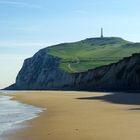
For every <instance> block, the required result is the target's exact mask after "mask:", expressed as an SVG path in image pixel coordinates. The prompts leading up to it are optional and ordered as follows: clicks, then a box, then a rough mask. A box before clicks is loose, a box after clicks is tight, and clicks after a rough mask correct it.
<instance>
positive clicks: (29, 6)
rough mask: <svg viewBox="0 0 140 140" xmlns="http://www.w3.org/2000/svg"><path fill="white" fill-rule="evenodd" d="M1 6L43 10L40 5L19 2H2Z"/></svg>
mask: <svg viewBox="0 0 140 140" xmlns="http://www.w3.org/2000/svg"><path fill="white" fill-rule="evenodd" d="M0 5H10V6H17V7H27V8H41V6H40V5H35V4H30V3H24V2H17V1H0Z"/></svg>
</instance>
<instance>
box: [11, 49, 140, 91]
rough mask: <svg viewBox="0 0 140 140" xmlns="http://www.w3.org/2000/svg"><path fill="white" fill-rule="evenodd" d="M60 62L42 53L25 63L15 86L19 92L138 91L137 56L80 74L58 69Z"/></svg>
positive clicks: (139, 67)
mask: <svg viewBox="0 0 140 140" xmlns="http://www.w3.org/2000/svg"><path fill="white" fill-rule="evenodd" d="M59 64H60V59H59V58H57V57H54V56H51V55H48V50H47V48H46V49H42V50H40V51H39V52H37V53H36V54H35V55H34V56H33V57H32V58H29V59H27V60H25V62H24V64H23V67H22V69H21V70H20V72H19V74H18V76H17V78H16V83H15V84H14V85H12V86H10V87H9V88H8V89H18V90H87V91H92V90H112V91H113V90H119V91H120V90H140V54H134V55H133V56H131V57H128V58H124V59H123V60H121V61H119V62H118V63H114V64H111V65H108V66H103V67H99V68H96V69H93V70H89V71H86V72H80V73H73V74H70V73H67V72H64V71H63V70H61V69H60V68H59Z"/></svg>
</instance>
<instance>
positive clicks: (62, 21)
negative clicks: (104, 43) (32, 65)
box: [0, 0, 140, 88]
mask: <svg viewBox="0 0 140 140" xmlns="http://www.w3.org/2000/svg"><path fill="white" fill-rule="evenodd" d="M139 9H140V1H139V0H133V1H132V0H116V1H115V0H114V1H113V0H0V66H1V68H0V88H2V87H5V86H7V85H9V84H11V83H13V82H14V81H15V77H16V74H17V73H18V71H19V69H20V68H21V66H22V63H23V60H24V59H25V58H27V57H30V56H32V55H33V54H34V53H35V52H36V51H37V50H38V49H40V48H43V47H45V46H48V45H52V44H57V43H62V42H71V41H77V40H81V39H84V38H88V37H97V36H100V28H101V27H103V28H104V35H105V36H120V37H123V38H124V39H127V40H130V41H140V31H139V29H140V18H139V17H140V15H139Z"/></svg>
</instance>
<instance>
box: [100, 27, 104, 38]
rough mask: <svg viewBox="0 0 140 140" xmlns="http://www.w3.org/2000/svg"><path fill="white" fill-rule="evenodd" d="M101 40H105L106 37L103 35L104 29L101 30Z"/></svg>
mask: <svg viewBox="0 0 140 140" xmlns="http://www.w3.org/2000/svg"><path fill="white" fill-rule="evenodd" d="M101 38H104V35H103V28H101Z"/></svg>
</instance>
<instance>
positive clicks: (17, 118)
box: [0, 95, 43, 135]
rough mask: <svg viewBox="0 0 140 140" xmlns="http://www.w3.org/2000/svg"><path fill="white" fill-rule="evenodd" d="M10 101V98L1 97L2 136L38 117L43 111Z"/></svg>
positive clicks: (0, 119) (0, 123)
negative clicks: (24, 122)
mask: <svg viewBox="0 0 140 140" xmlns="http://www.w3.org/2000/svg"><path fill="white" fill-rule="evenodd" d="M10 99H11V97H9V96H3V95H2V96H0V135H1V134H3V132H5V131H7V130H9V129H12V128H15V127H16V126H17V124H19V123H21V122H23V121H26V120H30V119H33V118H35V117H37V116H38V114H39V113H41V112H42V111H43V109H41V108H37V107H34V106H31V105H26V104H22V103H19V102H17V101H13V100H10Z"/></svg>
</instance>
